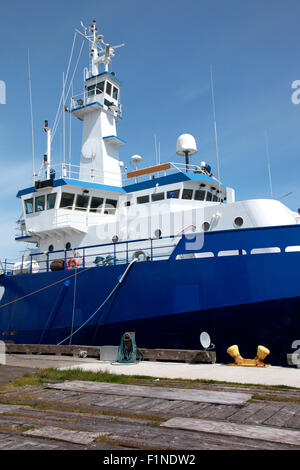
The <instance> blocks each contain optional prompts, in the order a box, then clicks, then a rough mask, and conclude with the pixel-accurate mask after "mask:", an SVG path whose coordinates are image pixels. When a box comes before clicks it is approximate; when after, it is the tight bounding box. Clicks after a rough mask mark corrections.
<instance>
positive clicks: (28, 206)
mask: <svg viewBox="0 0 300 470" xmlns="http://www.w3.org/2000/svg"><path fill="white" fill-rule="evenodd" d="M24 203H25V212H26V214H32V213H33V198H31V199H26V200H25V201H24Z"/></svg>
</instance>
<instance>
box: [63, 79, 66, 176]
mask: <svg viewBox="0 0 300 470" xmlns="http://www.w3.org/2000/svg"><path fill="white" fill-rule="evenodd" d="M62 93H63V99H62V112H63V169H64V172H65V164H66V148H65V147H66V142H65V127H66V118H65V74H64V72H63V91H62Z"/></svg>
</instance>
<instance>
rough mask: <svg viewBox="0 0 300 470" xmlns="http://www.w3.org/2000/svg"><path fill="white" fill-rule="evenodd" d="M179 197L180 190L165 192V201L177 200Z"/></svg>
mask: <svg viewBox="0 0 300 470" xmlns="http://www.w3.org/2000/svg"><path fill="white" fill-rule="evenodd" d="M170 194H175V196H171V197H170ZM179 197H180V189H170V191H167V199H179Z"/></svg>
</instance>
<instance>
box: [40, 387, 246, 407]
mask: <svg viewBox="0 0 300 470" xmlns="http://www.w3.org/2000/svg"><path fill="white" fill-rule="evenodd" d="M47 386H48V388H52V389H58V390H70V391H79V392H87V393H99V394H103V393H106V394H110V395H121V396H122V395H125V396H126V397H131V396H136V397H145V398H160V399H167V400H183V401H189V402H199V403H216V404H220V405H243V404H245V403H246V402H247V401H248V400H250V399H251V397H252V395H251V394H249V393H235V392H215V391H210V390H195V389H179V388H157V387H155V388H154V387H143V386H138V385H121V384H110V383H100V382H88V381H86V382H81V381H73V382H64V383H62V384H48V385H47Z"/></svg>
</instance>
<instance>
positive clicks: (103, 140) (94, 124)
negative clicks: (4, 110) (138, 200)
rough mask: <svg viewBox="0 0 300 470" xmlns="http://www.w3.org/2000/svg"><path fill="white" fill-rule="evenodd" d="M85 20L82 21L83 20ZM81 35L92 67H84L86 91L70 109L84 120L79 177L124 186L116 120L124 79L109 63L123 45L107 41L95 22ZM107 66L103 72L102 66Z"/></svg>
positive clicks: (73, 100) (118, 115) (118, 113)
mask: <svg viewBox="0 0 300 470" xmlns="http://www.w3.org/2000/svg"><path fill="white" fill-rule="evenodd" d="M81 24H82V23H81ZM82 26H83V28H84V32H83V33H82V32H80V31H77V32H78V33H79V34H80V35H82V36H83V37H84V38H85V39H86V40H87V41H88V42H89V46H90V48H89V49H90V69H89V70H87V69H85V71H84V93H83V95H81V97H80V98H79V99H78V97H73V98H72V100H71V111H72V114H74V115H75V116H76V117H77V118H78V119H80V120H81V121H83V131H82V147H81V159H80V175H79V177H80V180H82V181H93V182H95V183H101V184H105V185H109V186H121V185H122V175H121V167H122V166H123V162H120V161H119V151H118V148H119V146H120V145H124V144H125V142H124V141H123V140H122V139H119V138H118V137H117V130H116V122H117V121H120V120H121V119H122V118H121V105H120V103H119V93H120V86H121V83H120V82H119V80H117V78H116V77H115V74H114V73H110V72H109V65H110V63H111V60H112V58H113V57H114V55H115V54H114V50H115V49H116V48H119V47H122V46H124V44H119V45H117V46H110V45H109V44H106V43H105V42H104V40H103V39H104V36H103V35H101V34H100V35H98V34H97V32H98V30H97V27H96V22H95V21H93V22H92V25H91V27H90V35H88V34H87V30H88V28H86V27H85V26H84V25H83V24H82ZM101 66H103V68H104V70H103V71H102V72H101V71H100V67H101Z"/></svg>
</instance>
